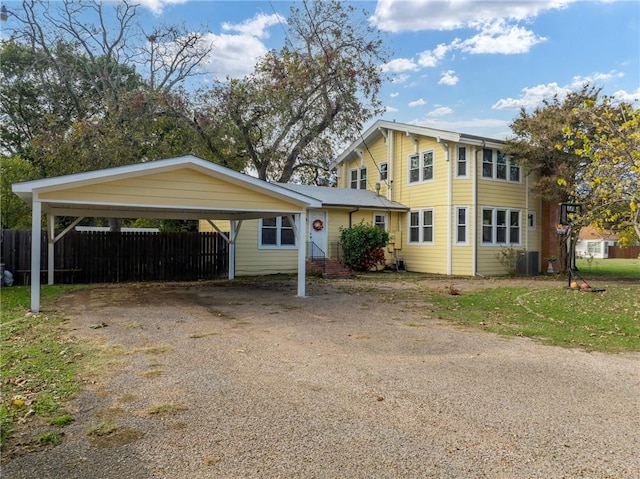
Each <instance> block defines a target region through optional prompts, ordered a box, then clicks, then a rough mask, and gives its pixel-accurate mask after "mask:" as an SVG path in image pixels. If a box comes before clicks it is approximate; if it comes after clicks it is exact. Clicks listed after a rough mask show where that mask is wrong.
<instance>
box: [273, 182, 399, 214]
mask: <svg viewBox="0 0 640 479" xmlns="http://www.w3.org/2000/svg"><path fill="white" fill-rule="evenodd" d="M278 185H280V186H282V187H283V188H286V189H288V190H291V191H295V192H297V193H301V194H303V195H306V196H309V197H311V198H315V199H316V200H318V201H320V202H322V206H325V207H334V208H336V207H346V208H365V209H379V210H397V211H409V208H407V207H406V206H404V205H402V204H400V203H397V202H395V201H390V200H388V199H387V198H385V197H384V196H380V195H378V194H377V193H375V192H373V191H369V190H357V189H353V188H334V187H329V186H311V185H295V184H291V183H278Z"/></svg>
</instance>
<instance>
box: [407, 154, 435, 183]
mask: <svg viewBox="0 0 640 479" xmlns="http://www.w3.org/2000/svg"><path fill="white" fill-rule="evenodd" d="M433 155H434V153H433V150H428V151H423V152H422V153H414V154H413V155H411V156H409V183H419V182H421V181H429V180H433V167H434V165H433V162H434V156H433Z"/></svg>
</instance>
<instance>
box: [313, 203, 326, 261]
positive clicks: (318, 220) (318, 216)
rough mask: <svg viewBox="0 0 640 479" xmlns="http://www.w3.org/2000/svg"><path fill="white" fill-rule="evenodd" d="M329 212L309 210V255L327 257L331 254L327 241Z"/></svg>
mask: <svg viewBox="0 0 640 479" xmlns="http://www.w3.org/2000/svg"><path fill="white" fill-rule="evenodd" d="M327 239H328V237H327V212H326V211H310V212H309V251H308V254H309V257H310V258H312V259H313V258H326V257H328V256H329V250H328V247H329V244H328V242H327Z"/></svg>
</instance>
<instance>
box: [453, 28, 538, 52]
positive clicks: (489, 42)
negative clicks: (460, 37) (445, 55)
mask: <svg viewBox="0 0 640 479" xmlns="http://www.w3.org/2000/svg"><path fill="white" fill-rule="evenodd" d="M546 40H547V39H546V38H545V37H539V36H537V35H536V34H534V33H533V32H532V31H530V30H527V29H525V28H523V27H520V26H517V25H510V26H509V25H506V24H505V23H504V22H502V21H498V22H495V23H492V24H484V25H482V26H481V27H480V33H479V34H477V35H474V36H473V37H471V38H468V39H467V40H464V41H456V42H454V44H453V45H452V46H453V47H455V48H457V49H460V50H462V51H463V52H465V53H471V54H482V53H493V54H503V55H512V54H516V53H527V52H528V51H529V50H531V48H532V47H533V46H534V45H537V44H538V43H542V42H545V41H546Z"/></svg>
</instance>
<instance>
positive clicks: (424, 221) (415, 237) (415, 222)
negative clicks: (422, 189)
mask: <svg viewBox="0 0 640 479" xmlns="http://www.w3.org/2000/svg"><path fill="white" fill-rule="evenodd" d="M433 233H434V225H433V208H427V209H423V210H416V211H410V212H409V242H410V243H433V238H434V236H433Z"/></svg>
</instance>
